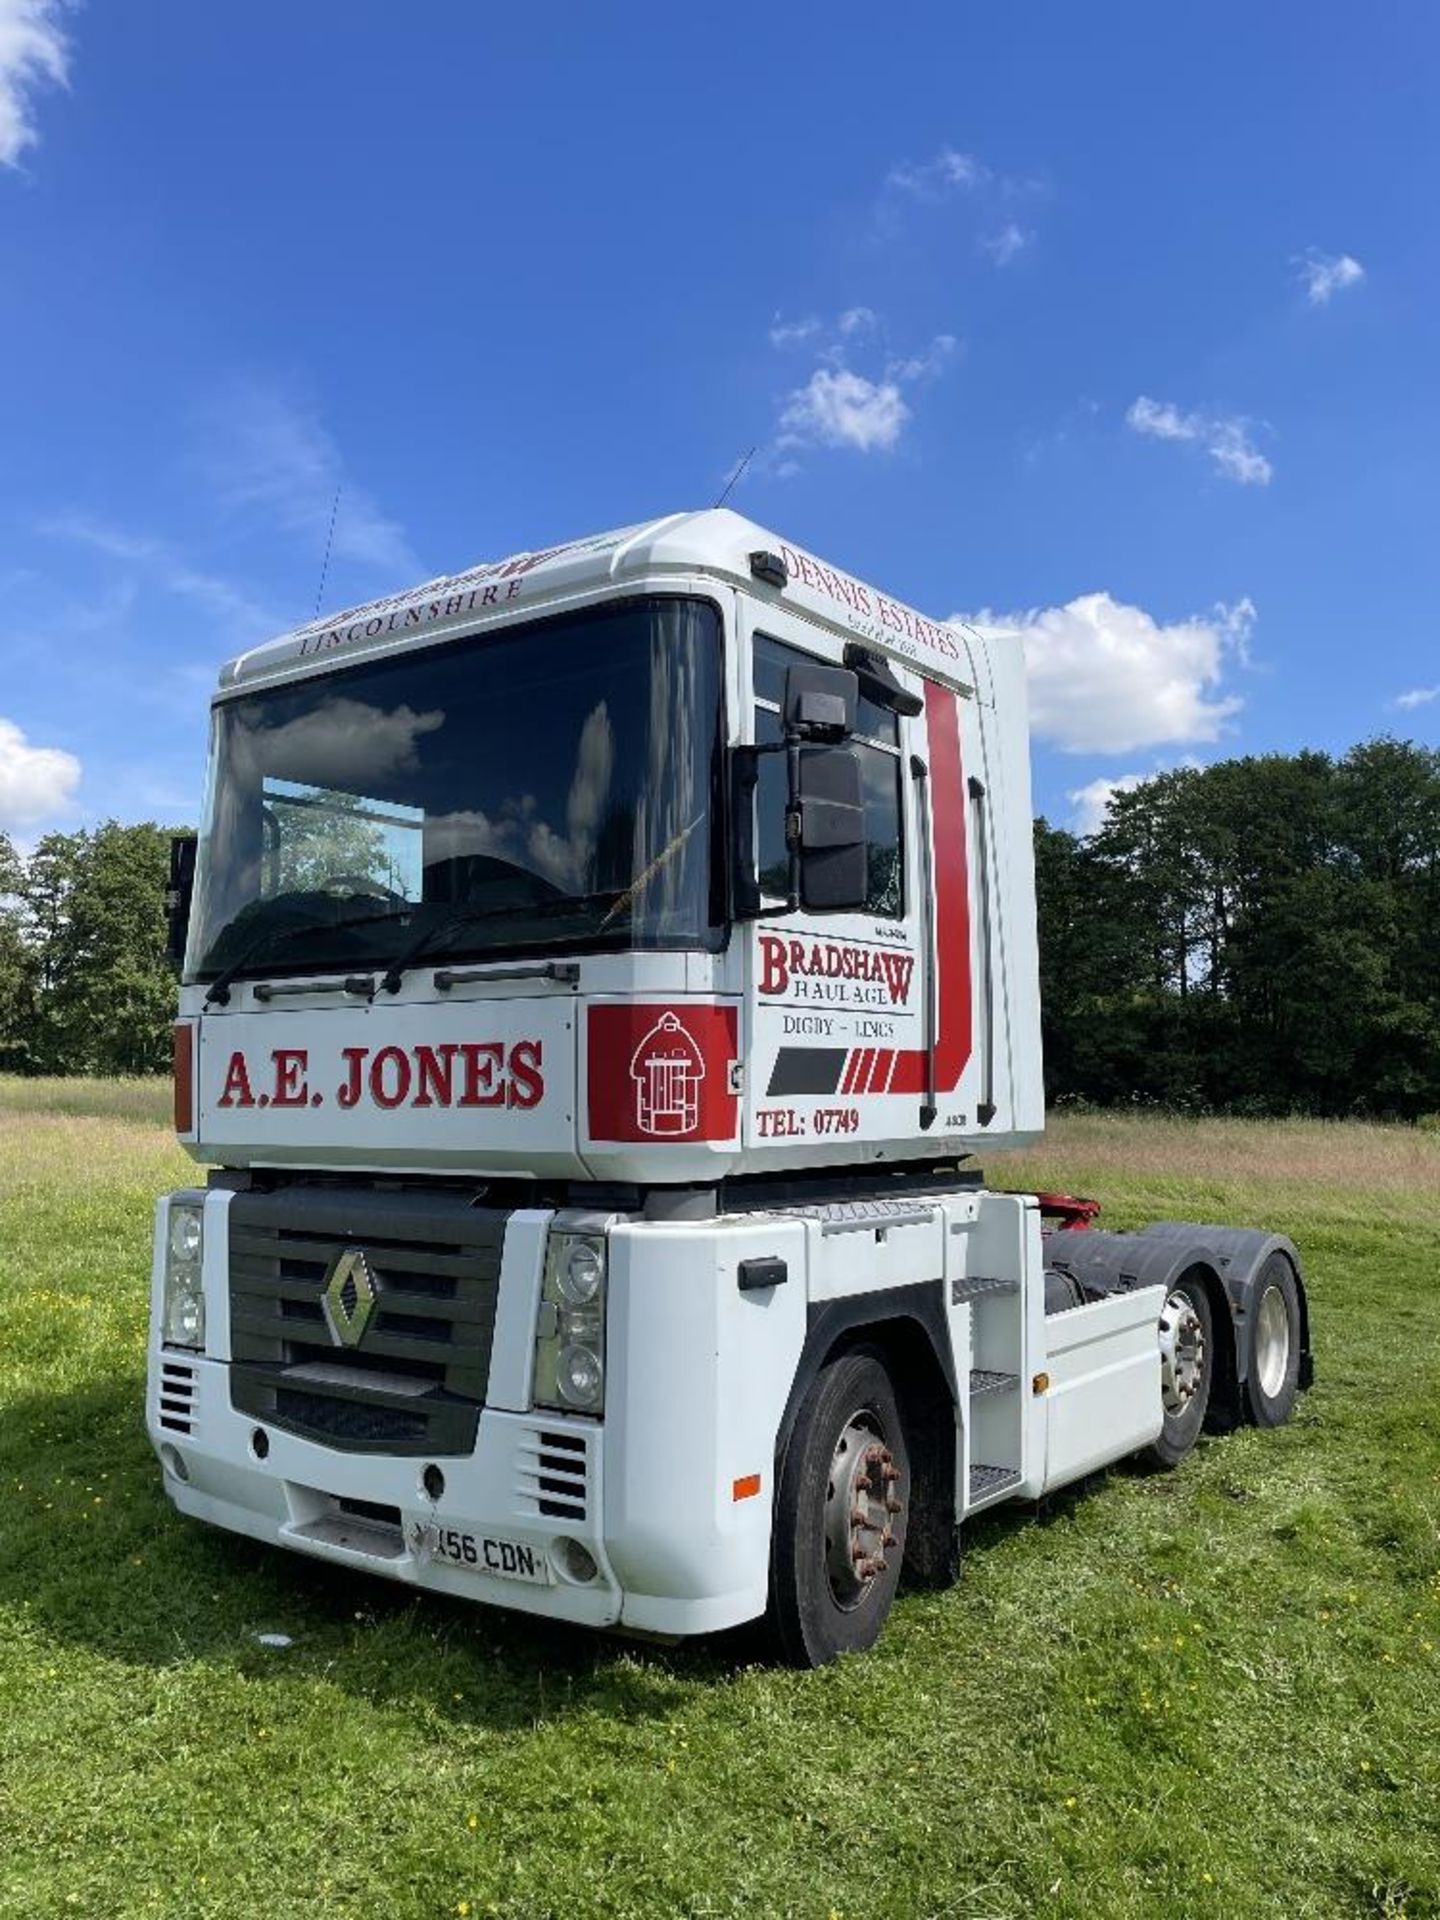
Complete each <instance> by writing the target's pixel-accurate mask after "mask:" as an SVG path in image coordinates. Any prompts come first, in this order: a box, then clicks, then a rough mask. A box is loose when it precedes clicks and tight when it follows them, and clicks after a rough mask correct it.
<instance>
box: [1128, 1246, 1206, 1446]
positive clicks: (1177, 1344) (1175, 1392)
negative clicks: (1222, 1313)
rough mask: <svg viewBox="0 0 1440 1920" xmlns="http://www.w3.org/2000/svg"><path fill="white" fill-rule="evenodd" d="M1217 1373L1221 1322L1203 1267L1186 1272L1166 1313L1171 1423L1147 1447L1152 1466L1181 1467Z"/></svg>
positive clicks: (1166, 1396) (1164, 1354)
mask: <svg viewBox="0 0 1440 1920" xmlns="http://www.w3.org/2000/svg"><path fill="white" fill-rule="evenodd" d="M1214 1376H1215V1328H1214V1323H1213V1320H1212V1317H1211V1313H1210V1296H1209V1294H1207V1293H1206V1291H1205V1282H1204V1281H1203V1280H1202V1279H1201V1278H1200V1276H1199V1274H1198V1273H1185V1274H1182V1275H1181V1276H1180V1278H1179V1279H1178V1280H1177V1281H1175V1283H1174V1284H1173V1286H1172V1287H1171V1288H1170V1291H1169V1293H1168V1294H1167V1295H1166V1297H1165V1305H1164V1307H1163V1308H1162V1309H1161V1313H1160V1397H1161V1400H1162V1402H1163V1404H1164V1408H1165V1424H1164V1426H1163V1427H1162V1428H1161V1430H1160V1437H1159V1439H1158V1440H1153V1441H1152V1442H1151V1443H1150V1445H1149V1446H1148V1447H1147V1448H1146V1449H1145V1453H1144V1456H1143V1457H1144V1458H1145V1459H1146V1460H1148V1461H1149V1462H1150V1464H1151V1465H1152V1466H1157V1467H1178V1466H1179V1464H1180V1462H1181V1461H1182V1460H1183V1459H1184V1458H1185V1456H1186V1454H1187V1453H1189V1451H1190V1449H1191V1448H1192V1447H1193V1446H1194V1445H1195V1442H1196V1441H1197V1440H1198V1439H1199V1438H1200V1429H1201V1427H1202V1426H1204V1424H1205V1409H1206V1408H1207V1407H1208V1406H1209V1404H1210V1383H1211V1381H1212V1380H1213V1378H1214Z"/></svg>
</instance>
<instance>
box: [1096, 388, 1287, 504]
mask: <svg viewBox="0 0 1440 1920" xmlns="http://www.w3.org/2000/svg"><path fill="white" fill-rule="evenodd" d="M1125 424H1126V425H1127V426H1128V427H1130V428H1132V429H1133V430H1134V432H1136V433H1143V434H1148V435H1149V436H1150V438H1151V439H1154V440H1188V441H1193V442H1194V443H1195V444H1196V445H1198V446H1202V447H1203V448H1204V449H1205V451H1206V453H1208V454H1209V456H1210V458H1211V459H1212V460H1213V461H1214V463H1215V465H1216V467H1217V468H1218V469H1219V471H1220V472H1221V473H1222V474H1223V475H1224V476H1225V478H1226V479H1227V480H1233V481H1235V483H1236V484H1237V485H1238V486H1242V487H1267V486H1269V484H1270V481H1271V478H1272V476H1273V475H1274V472H1275V469H1274V467H1273V466H1272V465H1271V464H1270V462H1269V460H1267V459H1266V457H1265V455H1264V454H1263V453H1261V452H1260V450H1259V448H1258V447H1256V446H1255V445H1254V443H1253V442H1252V441H1251V439H1250V431H1249V429H1250V423H1249V421H1248V420H1246V419H1245V418H1244V417H1243V415H1240V414H1212V413H1198V412H1197V413H1181V412H1180V410H1179V408H1178V407H1175V406H1172V405H1171V403H1170V402H1169V401H1168V400H1165V401H1161V400H1151V399H1149V398H1148V396H1146V395H1145V394H1143V393H1142V394H1141V395H1140V397H1139V399H1138V400H1135V401H1134V402H1133V403H1132V404H1131V406H1130V409H1129V411H1128V412H1127V413H1126V415H1125Z"/></svg>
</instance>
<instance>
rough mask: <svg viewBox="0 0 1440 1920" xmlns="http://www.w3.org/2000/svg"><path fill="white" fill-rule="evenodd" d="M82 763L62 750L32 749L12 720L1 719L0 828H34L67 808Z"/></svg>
mask: <svg viewBox="0 0 1440 1920" xmlns="http://www.w3.org/2000/svg"><path fill="white" fill-rule="evenodd" d="M79 781H80V762H79V761H78V760H77V759H76V758H75V756H74V754H73V753H66V752H65V750H64V749H63V748H62V747H32V746H31V745H30V742H29V741H28V740H27V739H26V738H25V735H24V734H23V733H22V732H21V731H20V729H19V727H17V726H16V724H15V722H14V721H13V720H3V719H0V827H25V826H33V825H34V824H35V823H36V822H37V821H41V820H44V819H46V818H47V817H48V816H49V815H50V814H52V813H58V812H59V810H60V809H61V808H62V807H64V806H66V805H68V803H69V801H70V799H71V796H72V795H73V794H74V792H75V788H76V787H77V785H78V784H79Z"/></svg>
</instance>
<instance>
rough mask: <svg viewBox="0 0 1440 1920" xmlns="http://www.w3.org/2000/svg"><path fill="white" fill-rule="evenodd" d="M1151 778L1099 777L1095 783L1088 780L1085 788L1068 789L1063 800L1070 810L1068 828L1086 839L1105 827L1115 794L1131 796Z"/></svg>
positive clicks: (1141, 775) (1145, 775)
mask: <svg viewBox="0 0 1440 1920" xmlns="http://www.w3.org/2000/svg"><path fill="white" fill-rule="evenodd" d="M1154 777H1155V776H1154V775H1153V774H1149V773H1117V774H1116V775H1115V777H1114V779H1111V780H1107V779H1106V778H1105V777H1104V775H1103V774H1102V775H1101V777H1100V778H1099V779H1098V780H1092V781H1090V783H1089V784H1088V786H1083V787H1072V788H1071V789H1070V791H1069V793H1067V794H1066V796H1065V798H1066V799H1067V800H1068V801H1069V802H1070V805H1071V806H1072V807H1073V808H1074V813H1073V815H1072V816H1071V825H1072V826H1073V827H1074V829H1075V831H1076V833H1080V834H1085V835H1087V836H1088V835H1090V834H1092V833H1098V832H1099V831H1100V829H1101V827H1103V826H1104V824H1105V816H1106V814H1107V813H1109V811H1110V802H1111V801H1112V800H1113V799H1114V798H1115V796H1116V794H1117V793H1133V792H1134V791H1135V789H1136V787H1143V786H1144V784H1145V782H1146V781H1147V780H1152V779H1154Z"/></svg>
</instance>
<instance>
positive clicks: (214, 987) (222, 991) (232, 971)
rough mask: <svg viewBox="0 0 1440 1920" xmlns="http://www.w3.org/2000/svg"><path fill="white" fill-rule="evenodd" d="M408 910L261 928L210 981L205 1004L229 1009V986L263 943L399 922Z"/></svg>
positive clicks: (253, 957) (402, 909)
mask: <svg viewBox="0 0 1440 1920" xmlns="http://www.w3.org/2000/svg"><path fill="white" fill-rule="evenodd" d="M411 911H413V909H411V908H397V909H396V910H395V911H394V912H393V913H362V914H356V915H353V916H352V917H351V918H350V919H348V920H327V921H324V922H323V923H321V925H320V926H319V927H318V928H317V926H316V925H315V923H314V922H313V921H308V920H307V921H306V922H305V923H304V924H303V925H297V926H291V927H261V928H260V929H259V930H258V931H257V933H256V935H255V938H254V939H253V940H250V941H247V942H246V944H245V945H244V946H243V947H242V948H241V949H240V951H239V953H237V954H236V956H235V958H234V959H233V960H232V961H231V962H230V964H229V965H228V966H226V967H222V968H221V970H220V972H219V973H218V974H217V975H216V976H215V978H214V979H213V980H212V981H211V982H210V985H209V986H208V987H207V988H206V990H205V1005H206V1006H207V1007H208V1006H211V1005H214V1006H221V1007H228V1006H229V1004H230V989H231V987H233V986H234V984H235V981H236V979H237V978H238V977H239V974H240V972H241V970H242V969H243V968H245V967H248V966H249V964H250V962H251V961H252V960H253V959H255V957H256V956H257V954H258V953H259V952H260V949H261V948H262V947H263V946H264V945H265V944H266V942H267V941H270V940H280V941H284V940H293V939H294V938H295V937H296V935H297V934H301V933H315V932H317V931H318V932H322V933H338V932H339V931H340V930H341V929H342V928H345V927H368V926H370V925H371V924H372V923H373V922H374V921H376V920H402V919H404V918H405V917H406V914H408V913H409V912H411Z"/></svg>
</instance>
